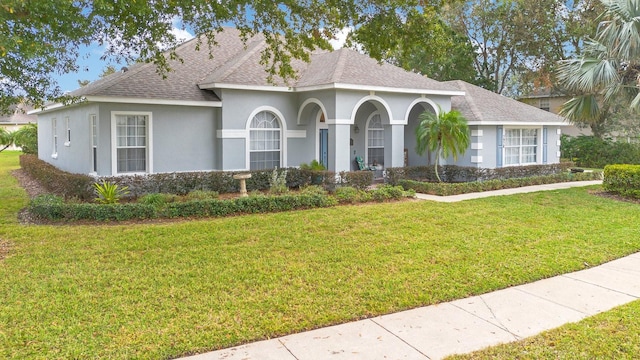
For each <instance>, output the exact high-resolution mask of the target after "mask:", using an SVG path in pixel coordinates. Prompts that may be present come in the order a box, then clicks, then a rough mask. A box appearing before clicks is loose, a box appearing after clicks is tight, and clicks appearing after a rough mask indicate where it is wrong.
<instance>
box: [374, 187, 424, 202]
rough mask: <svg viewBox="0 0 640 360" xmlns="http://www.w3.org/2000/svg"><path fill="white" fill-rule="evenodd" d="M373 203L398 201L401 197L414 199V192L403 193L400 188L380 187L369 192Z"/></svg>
mask: <svg viewBox="0 0 640 360" xmlns="http://www.w3.org/2000/svg"><path fill="white" fill-rule="evenodd" d="M370 193H371V197H372V198H373V200H375V201H385V200H399V199H402V198H403V197H414V196H415V191H414V190H408V191H405V190H404V189H403V188H402V186H392V185H382V186H378V187H377V188H375V189H373V190H371V191H370Z"/></svg>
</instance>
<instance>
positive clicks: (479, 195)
mask: <svg viewBox="0 0 640 360" xmlns="http://www.w3.org/2000/svg"><path fill="white" fill-rule="evenodd" d="M598 184H602V180H592V181H571V182H563V183H556V184H545V185H533V186H524V187H519V188H513V189H502V190H494V191H483V192H475V193H469V194H460V195H450V196H437V195H427V194H416V197H417V198H418V199H421V200H431V201H439V202H457V201H464V200H471V199H480V198H486V197H491V196H500V195H513V194H524V193H530V192H536V191H547V190H561V189H568V188H572V187H582V186H589V185H598Z"/></svg>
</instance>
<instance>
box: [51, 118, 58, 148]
mask: <svg viewBox="0 0 640 360" xmlns="http://www.w3.org/2000/svg"><path fill="white" fill-rule="evenodd" d="M51 133H52V134H53V152H52V154H51V156H52V157H58V120H57V119H56V118H53V119H51Z"/></svg>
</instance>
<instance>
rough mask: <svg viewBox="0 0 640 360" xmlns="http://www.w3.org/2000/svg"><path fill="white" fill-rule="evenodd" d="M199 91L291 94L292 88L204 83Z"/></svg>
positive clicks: (200, 85)
mask: <svg viewBox="0 0 640 360" xmlns="http://www.w3.org/2000/svg"><path fill="white" fill-rule="evenodd" d="M198 87H199V88H200V89H201V90H213V89H232V90H253V91H275V92H293V91H295V90H294V88H292V87H288V86H275V85H274V86H270V85H248V84H232V83H218V82H212V83H204V84H199V85H198Z"/></svg>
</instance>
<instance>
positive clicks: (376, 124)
mask: <svg viewBox="0 0 640 360" xmlns="http://www.w3.org/2000/svg"><path fill="white" fill-rule="evenodd" d="M365 161H366V162H367V164H369V165H373V166H376V165H383V166H384V126H383V125H382V118H381V117H380V114H379V113H374V114H372V115H371V116H370V117H369V119H368V120H367V158H366V159H365Z"/></svg>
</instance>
